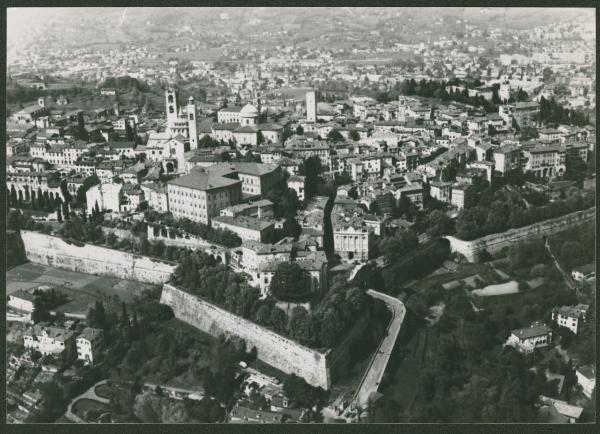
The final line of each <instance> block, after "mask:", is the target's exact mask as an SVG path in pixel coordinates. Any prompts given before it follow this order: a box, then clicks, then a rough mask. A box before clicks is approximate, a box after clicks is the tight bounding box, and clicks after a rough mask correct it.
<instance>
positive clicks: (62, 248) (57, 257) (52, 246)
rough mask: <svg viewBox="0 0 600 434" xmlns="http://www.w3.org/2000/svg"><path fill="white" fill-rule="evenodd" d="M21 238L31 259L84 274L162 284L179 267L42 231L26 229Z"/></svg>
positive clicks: (28, 257) (26, 253)
mask: <svg viewBox="0 0 600 434" xmlns="http://www.w3.org/2000/svg"><path fill="white" fill-rule="evenodd" d="M21 238H22V239H23V244H24V245H25V255H26V256H27V259H29V260H30V261H31V262H35V263H38V264H43V265H48V266H52V267H58V268H64V269H66V270H71V271H78V272H81V273H88V274H96V275H100V276H110V277H118V278H120V279H128V280H136V281H138V282H144V283H154V284H161V283H164V282H167V281H168V280H169V279H170V278H171V275H172V274H173V272H174V271H175V268H176V264H174V263H167V262H163V261H160V260H158V259H153V258H149V257H147V256H140V255H136V254H133V253H127V252H121V251H119V250H113V249H109V248H106V247H100V246H95V245H92V244H84V243H81V244H80V243H78V244H77V245H76V244H70V243H67V242H65V241H64V240H63V239H62V238H59V237H54V236H51V235H45V234H41V233H38V232H31V231H25V230H22V231H21Z"/></svg>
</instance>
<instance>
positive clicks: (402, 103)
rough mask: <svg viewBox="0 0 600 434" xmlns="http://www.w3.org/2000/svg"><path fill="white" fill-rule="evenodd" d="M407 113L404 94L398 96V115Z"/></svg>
mask: <svg viewBox="0 0 600 434" xmlns="http://www.w3.org/2000/svg"><path fill="white" fill-rule="evenodd" d="M405 114H406V98H404V97H403V96H399V97H398V116H404V115H405Z"/></svg>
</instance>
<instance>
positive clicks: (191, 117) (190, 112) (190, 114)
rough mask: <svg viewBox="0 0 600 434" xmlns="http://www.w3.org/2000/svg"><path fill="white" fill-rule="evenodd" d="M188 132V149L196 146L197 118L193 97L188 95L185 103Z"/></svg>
mask: <svg viewBox="0 0 600 434" xmlns="http://www.w3.org/2000/svg"><path fill="white" fill-rule="evenodd" d="M187 119H188V132H189V136H190V137H189V139H190V150H192V149H197V148H198V119H197V113H196V104H195V103H194V97H193V96H190V99H189V100H188V105H187Z"/></svg>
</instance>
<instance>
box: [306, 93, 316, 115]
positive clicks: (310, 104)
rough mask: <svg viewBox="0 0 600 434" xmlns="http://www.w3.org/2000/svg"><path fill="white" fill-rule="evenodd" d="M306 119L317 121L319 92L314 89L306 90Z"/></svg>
mask: <svg viewBox="0 0 600 434" xmlns="http://www.w3.org/2000/svg"><path fill="white" fill-rule="evenodd" d="M306 120H307V121H308V122H317V94H316V92H315V91H314V90H313V91H310V92H306Z"/></svg>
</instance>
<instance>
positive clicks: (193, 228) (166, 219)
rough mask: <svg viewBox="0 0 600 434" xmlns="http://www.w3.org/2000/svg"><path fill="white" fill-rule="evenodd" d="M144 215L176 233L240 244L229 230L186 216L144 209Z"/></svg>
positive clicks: (152, 221) (222, 242)
mask: <svg viewBox="0 0 600 434" xmlns="http://www.w3.org/2000/svg"><path fill="white" fill-rule="evenodd" d="M144 216H145V220H146V221H147V222H150V223H156V224H157V225H164V226H168V227H169V228H170V231H174V233H175V234H178V235H183V233H187V234H191V235H196V236H198V237H200V238H202V239H204V240H206V241H209V242H211V243H215V244H219V245H221V246H224V247H238V246H240V245H241V244H242V239H241V238H240V237H239V236H238V235H237V234H235V233H233V232H231V231H229V230H224V229H216V228H212V227H211V226H208V225H205V224H202V223H199V222H194V221H192V220H190V219H186V218H184V219H176V218H174V217H173V214H171V213H164V214H159V213H157V212H156V211H146V212H145V214H144Z"/></svg>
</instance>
